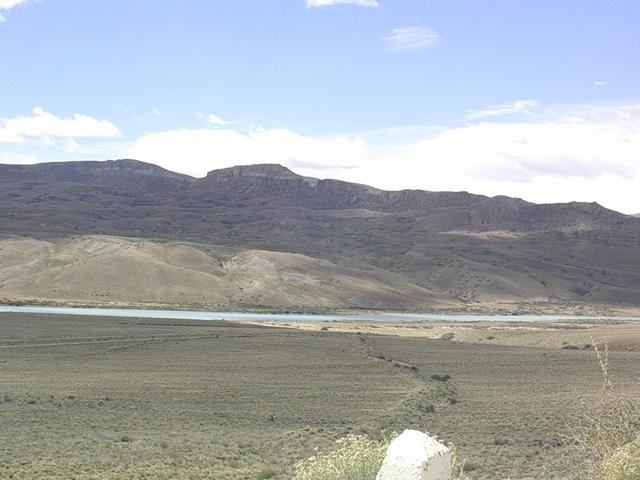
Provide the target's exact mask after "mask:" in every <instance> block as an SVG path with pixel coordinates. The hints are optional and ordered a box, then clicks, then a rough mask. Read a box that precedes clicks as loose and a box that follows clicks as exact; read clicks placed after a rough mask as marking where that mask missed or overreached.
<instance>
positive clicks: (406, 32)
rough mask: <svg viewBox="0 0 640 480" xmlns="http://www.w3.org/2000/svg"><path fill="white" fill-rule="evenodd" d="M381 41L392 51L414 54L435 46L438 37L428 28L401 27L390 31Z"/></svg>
mask: <svg viewBox="0 0 640 480" xmlns="http://www.w3.org/2000/svg"><path fill="white" fill-rule="evenodd" d="M383 40H384V42H385V43H386V44H387V47H388V48H389V49H390V50H392V51H395V52H416V51H419V50H425V49H427V48H431V47H433V46H435V45H437V44H438V43H439V42H440V35H438V34H437V33H436V32H435V31H434V30H433V29H431V28H428V27H402V28H394V29H393V30H391V32H389V34H388V35H387V36H385V37H384V38H383Z"/></svg>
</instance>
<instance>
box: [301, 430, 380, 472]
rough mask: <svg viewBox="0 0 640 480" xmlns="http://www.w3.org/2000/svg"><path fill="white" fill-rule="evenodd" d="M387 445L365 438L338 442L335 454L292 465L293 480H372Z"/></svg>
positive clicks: (378, 468) (351, 436) (331, 453)
mask: <svg viewBox="0 0 640 480" xmlns="http://www.w3.org/2000/svg"><path fill="white" fill-rule="evenodd" d="M389 442H390V438H383V439H382V440H373V439H371V438H369V437H368V436H366V435H350V436H348V437H345V438H341V439H339V440H338V441H337V443H338V448H336V449H335V450H333V451H331V452H328V453H318V454H316V455H314V456H313V457H310V458H308V459H306V460H303V461H301V462H299V463H298V464H296V466H295V476H294V480H375V478H376V474H377V473H378V471H379V470H380V467H381V466H382V461H383V460H384V456H385V454H386V451H387V447H388V446H389Z"/></svg>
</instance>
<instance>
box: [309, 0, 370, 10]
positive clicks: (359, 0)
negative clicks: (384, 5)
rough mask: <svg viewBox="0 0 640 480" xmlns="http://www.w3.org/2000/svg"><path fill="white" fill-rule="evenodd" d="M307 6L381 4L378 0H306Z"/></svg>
mask: <svg viewBox="0 0 640 480" xmlns="http://www.w3.org/2000/svg"><path fill="white" fill-rule="evenodd" d="M305 2H306V4H307V8H318V7H332V6H334V5H357V6H359V7H374V8H377V7H379V6H380V4H379V3H378V0H305Z"/></svg>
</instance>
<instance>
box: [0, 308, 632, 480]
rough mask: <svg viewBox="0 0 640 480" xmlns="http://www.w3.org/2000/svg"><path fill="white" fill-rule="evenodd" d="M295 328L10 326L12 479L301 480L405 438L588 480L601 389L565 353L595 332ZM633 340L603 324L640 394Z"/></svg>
mask: <svg viewBox="0 0 640 480" xmlns="http://www.w3.org/2000/svg"><path fill="white" fill-rule="evenodd" d="M291 327H292V326H289V327H288V328H282V327H281V328H273V327H271V326H265V325H249V324H238V323H228V322H200V321H176V320H151V319H133V318H95V317H72V316H56V315H27V314H2V315H0V424H1V425H2V429H0V478H12V479H16V480H17V479H30V480H31V479H34V478H52V479H68V478H75V479H79V480H88V479H94V480H95V479H99V480H103V479H141V478H154V479H169V478H171V479H173V478H179V479H182V478H184V479H186V478H189V479H217V480H225V479H227V480H240V479H242V480H247V479H266V478H274V479H289V478H291V467H292V465H293V464H294V463H295V462H296V460H299V459H303V458H306V457H307V456H309V455H310V454H312V453H313V452H314V448H319V449H321V450H328V449H331V448H334V447H335V439H337V438H339V437H341V436H344V435H347V434H349V433H367V434H370V435H377V434H379V433H380V431H381V430H386V431H394V430H395V431H400V430H402V429H404V428H417V429H420V430H424V431H428V432H431V433H433V434H437V435H438V436H439V437H440V438H441V439H442V440H444V441H447V442H453V443H454V444H455V445H456V446H457V447H458V450H459V452H460V455H461V456H462V457H464V458H466V459H467V460H468V468H469V474H470V475H471V477H472V478H475V479H486V480H489V479H491V480H496V479H506V478H512V479H519V480H523V479H545V480H549V479H578V478H580V479H583V478H584V477H582V476H581V472H580V466H581V464H582V462H581V459H580V458H574V457H573V456H572V455H573V450H572V449H570V448H568V447H566V446H565V445H564V444H563V441H562V435H563V432H565V431H566V421H567V420H568V419H570V418H571V417H573V416H575V415H576V414H579V413H580V411H581V408H582V407H581V404H580V401H579V399H580V398H582V399H583V400H584V401H585V402H587V403H590V402H595V401H596V400H597V395H598V391H599V387H600V382H601V377H600V375H599V371H598V366H597V363H596V361H595V358H594V352H593V351H592V350H588V349H577V350H574V349H566V348H565V349H563V348H560V347H561V346H562V343H563V342H564V341H567V342H570V344H572V345H573V344H576V345H578V344H580V343H582V342H583V339H584V338H585V337H584V335H588V332H587V331H585V330H584V329H582V328H578V327H577V326H575V325H566V326H562V327H560V326H555V325H550V326H541V325H537V326H530V325H528V326H525V325H518V326H517V327H518V328H514V327H516V326H514V325H511V324H510V325H487V326H482V325H464V326H455V325H437V326H434V325H407V326H399V325H377V324H376V325H362V324H358V325H350V324H345V325H337V324H324V325H299V326H298V327H300V328H291ZM323 327H328V330H322V328H323ZM376 327H377V328H376ZM412 327H420V328H412ZM534 327H535V328H534ZM524 328H531V330H524ZM635 328H636V325H635V324H616V325H601V326H596V327H593V328H592V330H593V331H595V332H598V333H605V332H607V333H608V334H610V338H611V339H612V340H613V341H612V345H613V346H614V347H615V348H614V350H612V352H611V358H610V365H611V374H612V379H613V381H614V384H615V385H616V388H618V389H619V391H620V392H621V394H622V395H626V396H630V397H632V396H635V397H637V396H638V395H640V381H639V380H638V373H639V372H638V366H639V365H640V350H639V349H638V348H637V344H634V343H633V342H634V341H635V342H638V336H637V335H635V333H633V332H637V330H634V329H635ZM308 329H316V330H318V331H309V330H308ZM338 330H345V331H344V332H342V331H338ZM355 330H358V331H355ZM380 333H384V335H381V334H380ZM442 333H454V337H453V340H437V339H431V338H428V337H429V336H430V335H433V336H441V334H442ZM626 335H635V336H632V337H629V338H628V339H627V341H625V342H623V341H622V339H623V338H624V337H625V336H626ZM465 336H466V337H465ZM489 336H493V337H495V338H494V339H491V340H488V339H487V337H489ZM482 337H484V339H481V338H482ZM465 338H466V339H467V340H464V339H465ZM534 338H535V339H536V340H535V341H534ZM563 339H565V340H563ZM616 339H617V340H616ZM508 342H511V344H507V343H508ZM516 342H519V344H517V345H516V344H515V343H516ZM525 343H526V344H527V345H528V346H525V345H524V344H525ZM540 347H544V348H540Z"/></svg>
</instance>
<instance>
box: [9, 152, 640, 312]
mask: <svg viewBox="0 0 640 480" xmlns="http://www.w3.org/2000/svg"><path fill="white" fill-rule="evenodd" d="M0 233H2V234H5V235H14V236H16V235H17V236H21V237H29V238H35V239H40V240H43V241H53V242H54V243H55V244H56V245H58V244H59V242H60V241H61V239H65V238H69V237H70V236H74V237H77V236H86V235H92V236H95V235H116V236H122V237H136V238H144V239H155V240H163V241H167V242H172V241H176V240H177V241H181V242H189V243H190V245H192V246H193V248H196V249H197V250H199V251H204V252H207V251H209V250H210V249H211V248H214V247H212V246H216V247H215V248H216V249H218V248H221V247H220V246H225V247H231V248H233V249H236V251H238V252H242V251H254V250H261V251H271V252H280V254H300V255H304V256H305V258H308V259H310V260H309V261H310V262H311V263H309V264H308V265H307V266H308V269H310V270H313V269H320V270H321V266H322V265H324V264H323V262H330V263H331V264H332V265H334V266H335V268H345V269H349V272H351V273H350V274H349V275H352V274H353V272H360V273H361V274H362V275H363V276H364V277H366V278H367V279H369V280H367V281H372V282H373V280H372V279H371V278H370V277H369V275H370V274H371V272H376V275H380V274H382V273H385V272H386V274H390V275H393V278H394V279H396V280H399V279H401V280H402V281H403V282H405V283H404V284H403V285H404V286H403V287H402V288H404V289H406V290H407V291H411V292H413V293H409V294H408V297H410V298H415V297H414V293H416V294H418V296H420V295H423V294H424V298H425V299H426V302H416V301H414V300H410V299H408V298H405V299H404V300H403V299H402V298H401V297H394V300H393V301H391V300H390V299H389V297H388V296H386V295H385V293H384V289H383V288H382V287H381V286H380V284H379V283H378V284H376V285H377V286H376V287H371V288H369V287H367V291H368V292H371V297H370V298H369V299H367V301H364V302H363V301H359V300H358V301H354V300H349V298H355V297H354V296H353V295H352V296H351V297H349V296H343V297H341V299H340V300H337V299H335V297H332V296H331V295H329V294H327V298H334V300H333V301H335V302H336V303H335V305H338V304H340V305H341V308H342V306H344V305H346V306H349V305H351V306H353V307H358V308H360V307H362V308H380V309H394V310H398V309H401V310H416V309H417V310H424V309H428V305H426V304H429V305H433V308H437V309H438V308H444V306H450V307H451V308H456V309H464V308H468V309H474V310H491V311H495V310H499V309H504V310H507V311H509V310H514V309H518V308H520V309H526V310H529V311H556V310H564V311H569V310H570V311H580V309H585V308H586V309H591V310H593V309H606V308H611V307H613V308H626V309H633V308H638V307H639V306H640V219H638V218H635V217H632V216H627V215H623V214H620V213H617V212H613V211H611V210H607V209H605V208H603V207H601V206H599V205H597V204H585V203H568V204H549V205H536V204H532V203H529V202H525V201H523V200H519V199H514V198H508V197H493V198H489V197H485V196H481V195H473V194H469V193H466V192H423V191H400V192H387V191H382V190H377V189H374V188H372V187H368V186H366V185H359V184H352V183H347V182H341V181H336V180H318V179H314V178H308V177H302V176H299V175H296V174H295V173H293V172H291V171H290V170H288V169H286V168H284V167H281V166H279V165H250V166H242V167H233V168H228V169H223V170H216V171H213V172H210V173H209V174H208V175H207V176H206V177H205V178H202V179H194V178H191V177H188V176H185V175H179V174H174V173H172V172H168V171H166V170H163V169H161V168H159V167H156V166H154V165H149V164H144V163H141V162H135V161H131V160H126V161H111V162H79V163H63V164H39V165H33V166H6V165H0ZM25 251H31V250H25ZM213 255H214V257H215V258H217V257H216V255H217V253H215V252H214V254H213ZM261 255H263V254H261ZM274 255H275V253H274ZM284 258H285V257H279V258H277V259H276V260H277V261H276V262H275V263H276V264H278V265H280V262H284V263H283V264H282V265H285V264H286V265H288V263H287V262H285V261H284ZM291 258H298V257H291ZM26 260H28V258H27V259H26ZM273 260H274V259H271V260H270V261H273ZM4 261H5V260H2V262H4ZM313 262H318V263H313ZM278 268H280V267H278ZM283 268H284V267H283ZM286 268H289V267H286ZM310 270H308V271H310ZM187 271H189V268H187ZM252 275H254V276H255V280H256V281H259V279H260V278H262V277H261V276H262V275H266V271H261V270H255V271H253V272H252ZM231 278H232V277H231V276H229V274H228V272H227V274H225V275H223V279H222V280H219V282H218V283H217V284H216V285H217V286H216V287H215V288H214V287H213V286H212V287H211V288H209V289H208V291H212V293H211V299H212V301H210V302H209V301H204V303H203V304H207V305H211V304H217V303H219V302H222V303H224V302H227V303H224V304H225V305H231V306H233V305H234V304H237V305H238V306H242V305H247V303H242V302H240V301H239V300H238V297H234V296H233V295H231V293H225V294H223V295H222V296H221V297H216V296H215V295H217V293H213V290H216V291H226V290H225V289H224V288H223V286H224V285H226V284H227V283H228V282H230V279H231ZM291 278H293V277H291V276H287V275H285V276H280V277H278V282H282V285H281V288H283V289H285V288H288V287H289V286H290V285H292V283H291V281H292V280H291ZM375 278H376V279H377V280H376V281H380V280H382V283H384V282H386V281H388V279H382V278H381V277H379V276H377V277H375ZM396 280H394V281H396ZM171 281H173V280H171ZM171 281H169V280H168V281H167V283H168V284H169V283H170V282H171ZM203 281H204V280H203ZM207 281H209V280H207ZM89 283H91V282H89ZM276 283H277V282H276ZM374 283H375V282H374ZM21 285H22V287H20V288H22V289H24V290H25V291H24V292H23V293H24V294H25V295H26V294H27V293H28V292H27V290H28V289H29V285H30V283H29V281H25V282H24V283H22V284H21ZM211 285H213V284H211ZM304 285H306V286H304V287H299V288H296V289H295V294H293V293H290V294H288V295H284V294H283V295H281V296H279V298H280V299H281V300H279V301H278V302H275V303H274V302H271V303H269V302H267V301H266V300H264V298H265V297H263V300H260V299H259V298H258V297H252V298H253V300H251V302H250V303H251V305H256V306H260V305H261V304H263V305H264V306H266V307H269V308H272V307H273V308H276V307H275V305H276V303H277V305H278V306H277V308H283V309H284V308H295V307H296V306H297V305H303V304H304V305H308V306H309V308H317V307H316V306H312V302H311V303H309V302H308V301H307V300H305V299H306V298H307V295H308V296H313V295H314V289H316V290H315V291H316V294H317V291H318V290H317V288H318V287H317V285H315V284H313V283H309V284H304ZM372 285H373V284H372ZM398 285H399V284H398ZM20 288H19V287H18V286H15V287H12V289H13V290H11V295H6V294H5V295H4V296H5V297H6V298H9V299H10V298H11V297H12V295H13V296H17V295H18V294H19V290H20ZM273 288H275V287H274V283H273V282H271V283H269V289H273ZM376 289H379V292H378V294H376V293H375V290H376ZM416 289H417V290H416ZM230 291H231V290H230ZM0 292H2V290H1V289H0ZM114 295H115V296H117V295H119V294H117V293H114ZM123 295H124V293H123ZM167 295H168V293H167V292H166V291H164V290H163V291H158V293H157V295H156V297H154V298H155V299H156V300H154V301H160V299H161V298H165V297H166V296H167ZM332 295H333V294H332ZM354 295H355V294H354ZM2 296H3V295H2V294H1V293H0V297H2ZM356 296H357V295H356ZM23 297H24V295H23ZM127 298H129V297H127ZM131 298H132V297H131ZM198 298H201V299H202V297H201V296H198ZM247 298H248V297H247ZM358 298H360V297H358ZM374 298H376V299H377V301H375V302H374V301H372V299H374ZM127 301H133V299H130V300H127ZM145 301H146V300H145ZM172 301H173V300H172ZM198 301H202V300H198ZM243 301H244V300H243ZM189 302H191V303H193V302H195V303H197V302H196V301H195V300H193V299H191V300H189ZM234 302H235V303H234ZM350 302H352V303H350ZM165 303H168V302H165ZM187 303H188V302H187ZM319 304H322V305H324V306H326V307H327V308H331V307H330V304H331V300H327V301H322V302H319V303H318V305H319ZM365 304H366V306H365ZM286 306H288V307H286ZM576 309H577V310H576Z"/></svg>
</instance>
